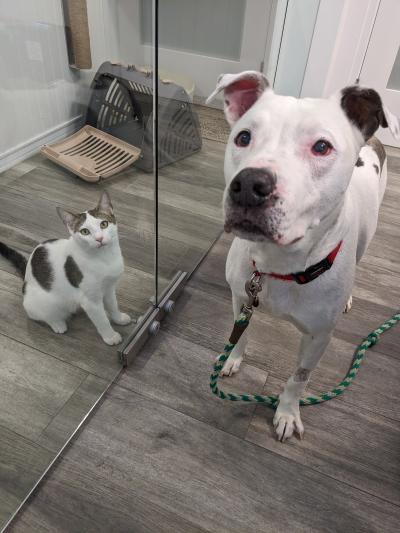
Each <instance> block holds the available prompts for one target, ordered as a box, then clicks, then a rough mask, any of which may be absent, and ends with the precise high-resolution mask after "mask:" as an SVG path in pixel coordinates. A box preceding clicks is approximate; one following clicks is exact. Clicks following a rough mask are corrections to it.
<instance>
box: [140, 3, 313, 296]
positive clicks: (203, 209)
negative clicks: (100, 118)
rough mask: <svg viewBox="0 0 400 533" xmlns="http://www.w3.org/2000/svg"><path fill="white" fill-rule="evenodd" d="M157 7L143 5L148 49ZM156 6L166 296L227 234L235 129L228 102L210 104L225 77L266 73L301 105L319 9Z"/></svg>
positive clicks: (161, 266)
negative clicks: (228, 170)
mask: <svg viewBox="0 0 400 533" xmlns="http://www.w3.org/2000/svg"><path fill="white" fill-rule="evenodd" d="M149 5H150V2H149V1H146V0H141V10H142V11H141V20H142V26H141V35H142V38H141V42H142V43H143V48H145V47H146V44H145V43H146V42H147V40H148V39H149V38H150V35H151V24H150V20H149V16H148V13H147V10H148V9H150V7H149ZM156 5H158V10H159V17H158V35H157V37H158V75H159V76H158V105H157V111H158V137H157V138H158V154H157V155H158V176H157V179H158V187H157V194H158V215H157V216H158V289H159V291H158V292H159V294H162V291H163V290H164V289H165V288H166V287H168V285H169V284H170V283H171V281H173V282H174V283H175V282H176V276H177V275H179V272H182V271H183V272H186V273H188V275H190V274H191V273H192V272H193V271H194V269H195V268H196V267H197V265H198V264H199V262H200V261H201V260H202V258H203V257H204V256H205V255H206V254H207V253H208V251H209V249H210V247H211V246H212V245H213V243H214V242H215V241H216V240H217V239H218V238H219V236H220V235H221V233H222V231H223V222H222V197H223V191H224V187H225V181H224V168H223V167H224V155H225V148H226V144H227V141H228V137H229V134H230V128H229V125H228V123H227V122H226V120H225V116H224V113H223V111H222V107H223V102H222V97H221V96H220V95H219V96H218V98H217V99H216V100H215V101H213V102H212V103H211V104H210V105H205V98H206V97H208V96H209V95H210V94H211V93H212V92H213V90H214V88H215V86H216V83H217V79H218V77H219V76H220V74H222V73H228V72H229V73H235V72H240V71H242V70H262V71H264V72H265V74H267V73H268V75H269V76H270V80H269V81H270V84H271V85H272V84H274V82H275V84H276V90H277V92H281V93H283V94H292V95H293V96H298V95H299V94H300V90H301V85H302V80H303V75H304V71H305V68H306V65H307V57H308V51H309V47H310V43H311V39H312V35H313V28H314V24H315V20H316V15H317V11H318V5H319V0H307V9H304V10H303V11H302V6H303V5H304V0H278V1H272V0H271V1H269V0H268V1H265V0H262V1H259V0H249V1H247V2H246V1H244V0H235V1H231V0H229V1H228V0H213V1H208V0H207V1H204V2H196V1H195V0H193V1H192V0H190V1H188V0H163V1H159V2H156ZM291 57H292V60H293V61H294V64H293V62H292V63H291ZM293 57H294V58H295V59H293ZM264 59H265V61H264ZM282 64H285V66H286V68H285V69H283V68H282V66H281V65H282Z"/></svg>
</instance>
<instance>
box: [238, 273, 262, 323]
mask: <svg viewBox="0 0 400 533" xmlns="http://www.w3.org/2000/svg"><path fill="white" fill-rule="evenodd" d="M245 290H246V294H247V296H248V301H247V303H246V304H243V306H242V313H245V314H246V315H248V316H249V317H250V316H251V315H252V313H253V307H257V306H258V303H259V301H258V293H259V292H261V291H262V284H261V274H260V273H259V272H258V271H254V272H253V274H252V275H251V278H250V279H248V280H247V281H246V284H245Z"/></svg>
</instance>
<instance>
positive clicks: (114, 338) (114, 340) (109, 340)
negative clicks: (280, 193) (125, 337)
mask: <svg viewBox="0 0 400 533" xmlns="http://www.w3.org/2000/svg"><path fill="white" fill-rule="evenodd" d="M103 341H104V342H105V343H106V344H108V345H109V346H114V345H115V344H119V343H120V342H121V341H122V337H121V335H120V334H119V333H118V331H114V333H113V334H112V335H109V336H106V337H103Z"/></svg>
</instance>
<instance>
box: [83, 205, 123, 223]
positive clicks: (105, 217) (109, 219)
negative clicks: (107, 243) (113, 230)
mask: <svg viewBox="0 0 400 533" xmlns="http://www.w3.org/2000/svg"><path fill="white" fill-rule="evenodd" d="M88 213H89V215H92V217H94V218H100V219H101V220H107V222H111V223H112V224H115V223H116V222H117V219H116V218H115V215H112V214H110V213H104V212H103V211H101V210H100V208H99V207H95V208H94V209H91V210H90V211H88Z"/></svg>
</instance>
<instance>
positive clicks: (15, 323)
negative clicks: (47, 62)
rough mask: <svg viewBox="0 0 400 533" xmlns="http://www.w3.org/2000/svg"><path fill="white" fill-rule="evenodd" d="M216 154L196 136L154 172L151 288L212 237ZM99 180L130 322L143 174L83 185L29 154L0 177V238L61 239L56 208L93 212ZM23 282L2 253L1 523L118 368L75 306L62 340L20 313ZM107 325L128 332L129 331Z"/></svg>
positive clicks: (143, 207) (140, 278)
mask: <svg viewBox="0 0 400 533" xmlns="http://www.w3.org/2000/svg"><path fill="white" fill-rule="evenodd" d="M223 154H224V145H223V144H221V143H218V142H213V141H209V140H204V143H203V149H202V151H201V152H199V153H197V154H194V155H193V156H191V157H190V158H187V159H185V160H182V161H179V162H177V163H175V164H174V165H170V166H168V167H165V168H163V169H162V171H160V176H159V188H160V198H159V234H160V240H159V271H158V278H159V287H160V290H162V289H163V288H164V287H165V286H166V285H167V284H168V283H169V281H170V279H171V278H172V277H173V276H174V275H175V273H176V271H177V270H186V271H189V272H191V271H192V270H193V269H194V268H195V267H196V265H197V264H198V262H199V260H200V259H201V257H202V256H203V255H204V254H205V253H206V252H207V251H208V250H209V248H210V246H211V244H212V243H213V241H214V240H215V239H216V238H217V237H218V235H219V234H220V232H221V229H222V224H221V209H220V203H221V197H222V190H223V172H222V165H223ZM104 186H105V187H107V189H108V190H109V192H110V194H111V197H112V200H113V204H114V207H115V211H116V215H117V219H118V223H119V233H120V242H121V249H122V252H123V255H124V258H125V266H126V268H125V273H124V276H123V278H122V280H121V283H120V285H119V300H120V304H121V308H122V309H123V310H124V311H128V312H129V313H130V314H131V315H133V316H134V317H138V316H139V315H140V314H142V313H143V312H144V311H145V310H146V309H147V308H148V307H149V305H150V298H151V297H152V296H153V295H154V291H155V272H154V268H155V265H154V245H155V233H154V224H155V217H154V177H153V175H152V174H145V173H143V172H141V171H138V170H137V169H135V168H131V169H128V170H126V171H125V172H124V173H122V174H120V175H119V176H118V177H115V178H113V179H111V180H109V181H107V182H106V183H105V184H104V185H103V184H100V185H97V184H96V185H93V184H88V183H85V182H83V181H82V180H80V179H78V178H76V177H75V176H73V175H71V174H70V173H68V172H67V171H65V170H64V169H62V168H61V167H58V166H56V165H55V164H53V163H52V162H50V161H48V160H46V159H45V158H43V157H42V156H40V155H36V156H34V157H32V158H30V159H28V160H26V161H24V162H23V163H20V164H18V165H16V166H15V167H13V168H12V169H10V170H8V171H6V172H4V173H2V174H0V240H1V241H3V242H5V243H7V244H8V245H11V246H13V247H15V248H17V249H18V250H20V251H23V252H25V253H29V252H31V251H32V249H33V248H34V247H35V246H36V244H37V243H39V242H42V241H44V240H46V239H49V238H54V237H65V236H66V231H65V229H64V228H63V225H62V223H61V221H60V219H59V218H58V216H57V213H56V209H55V208H56V206H62V207H64V208H66V209H70V210H72V211H75V212H77V211H82V210H86V209H88V208H91V207H94V206H95V205H96V203H97V201H98V198H99V195H100V191H101V190H102V189H103V188H104ZM21 287H22V282H21V280H20V278H19V277H18V275H17V274H16V272H15V271H14V269H13V267H12V266H10V265H9V264H8V263H7V262H6V261H5V260H4V259H3V258H0V391H1V393H0V496H1V497H0V529H1V524H3V523H4V522H5V521H6V520H8V518H10V516H11V514H12V513H13V512H14V511H15V510H16V508H17V507H18V504H19V503H20V502H21V501H22V500H23V498H24V497H25V496H26V495H27V494H28V492H29V491H30V489H31V488H32V487H33V485H34V483H35V482H36V480H37V479H38V478H39V477H40V475H41V474H42V473H43V472H44V471H45V469H46V467H47V465H48V464H49V463H50V461H51V460H52V458H53V457H54V456H55V454H56V453H57V452H58V451H59V450H60V448H61V447H62V446H63V445H64V443H65V442H66V440H67V439H68V438H69V437H70V435H71V434H72V433H73V431H74V430H75V428H76V427H77V426H78V425H79V423H80V422H81V420H82V418H83V417H84V416H85V415H86V413H87V412H88V411H89V410H90V409H91V407H92V406H93V404H94V403H95V402H96V401H97V399H98V398H99V397H100V395H101V394H102V393H103V391H104V390H105V389H106V387H107V386H108V384H109V383H110V382H111V381H112V380H113V379H114V377H115V376H116V375H117V373H118V372H119V371H120V364H119V362H118V357H117V349H116V347H109V346H106V345H105V344H104V343H103V342H102V340H101V339H100V337H99V336H98V334H97V333H96V331H95V329H94V326H93V325H92V324H91V323H90V321H89V320H88V318H87V317H86V316H85V315H84V314H83V313H80V314H78V316H76V317H73V318H72V319H71V320H70V324H69V330H68V332H67V333H66V334H65V335H56V334H55V333H53V332H52V331H51V330H50V329H49V328H48V327H47V326H45V325H42V324H38V323H34V322H32V321H30V320H28V319H27V317H26V315H25V313H24V310H23V307H22V295H21ZM117 329H118V330H119V331H120V332H121V333H122V335H126V334H127V333H128V332H129V330H130V329H131V327H125V328H123V327H122V328H117ZM25 456H26V457H25Z"/></svg>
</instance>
